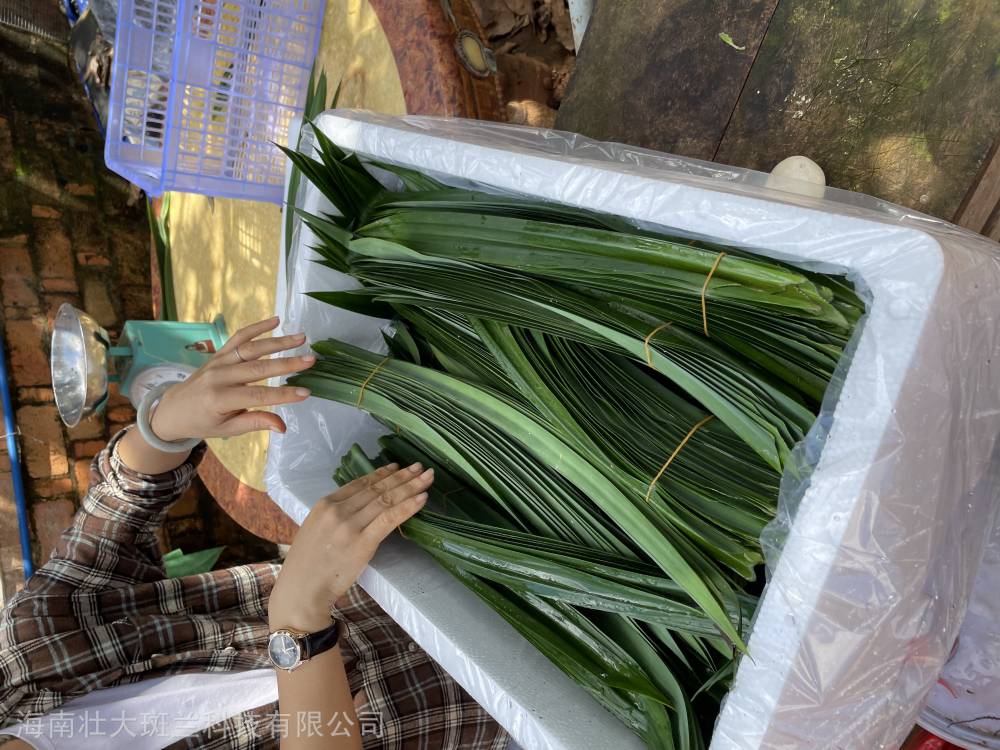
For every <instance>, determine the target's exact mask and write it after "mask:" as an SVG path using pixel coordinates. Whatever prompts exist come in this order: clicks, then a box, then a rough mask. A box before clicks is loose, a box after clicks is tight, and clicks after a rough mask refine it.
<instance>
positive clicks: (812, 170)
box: [767, 156, 826, 198]
mask: <svg viewBox="0 0 1000 750" xmlns="http://www.w3.org/2000/svg"><path fill="white" fill-rule="evenodd" d="M767 186H768V187H773V188H776V189H778V190H785V191H788V192H792V193H800V194H802V195H808V196H810V197H813V198H822V197H823V193H824V192H825V190H826V175H825V174H824V173H823V169H822V167H820V165H819V164H817V163H816V162H814V161H813V160H812V159H810V158H809V157H808V156H789V157H788V158H787V159H782V160H781V161H780V162H778V163H777V164H776V165H775V167H774V169H772V170H771V174H770V176H769V177H768V178H767Z"/></svg>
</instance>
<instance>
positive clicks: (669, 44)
mask: <svg viewBox="0 0 1000 750" xmlns="http://www.w3.org/2000/svg"><path fill="white" fill-rule="evenodd" d="M777 3H778V0H749V1H748V0H709V1H707V2H706V0H630V2H627V3H616V2H609V1H608V0H604V1H603V2H598V3H597V7H596V9H595V11H594V16H593V17H592V18H591V21H590V24H589V25H588V27H587V29H588V30H587V35H586V36H585V37H584V41H583V44H582V45H581V48H580V53H579V58H578V59H577V63H576V68H575V70H574V72H573V77H572V78H571V79H570V84H569V89H568V90H567V92H566V98H565V99H564V100H563V103H562V106H561V107H560V108H559V114H558V115H557V117H556V127H558V128H559V129H561V130H570V131H574V132H577V133H583V134H584V135H588V136H590V137H592V138H597V139H599V140H604V141H619V142H622V143H628V144H631V145H633V146H643V147H647V148H653V149H656V150H658V151H667V152H670V153H675V154H682V155H684V156H694V157H697V158H700V159H711V158H712V157H713V156H714V155H715V152H716V150H717V149H718V147H719V143H720V141H721V140H722V137H723V134H724V133H725V130H726V126H727V124H728V122H729V118H730V116H731V115H732V112H733V106H734V103H735V101H736V99H737V97H738V96H739V94H740V90H741V89H742V88H743V82H744V81H745V80H746V77H747V73H748V72H749V71H750V66H751V65H752V63H753V60H754V55H755V54H756V51H757V47H758V45H759V44H760V42H761V39H762V38H763V37H764V32H765V30H766V29H767V26H768V21H769V20H770V17H771V14H772V12H773V11H774V8H775V6H776V5H777ZM720 34H727V35H728V36H729V37H730V38H731V39H732V41H733V43H734V44H735V45H736V46H738V47H745V49H743V50H737V49H734V48H733V47H732V46H730V45H729V44H727V43H726V42H724V41H723V40H722V39H721V38H720V36H719V35H720Z"/></svg>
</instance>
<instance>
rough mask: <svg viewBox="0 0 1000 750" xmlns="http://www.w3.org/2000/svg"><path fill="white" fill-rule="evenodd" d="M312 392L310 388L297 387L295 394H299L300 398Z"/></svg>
mask: <svg viewBox="0 0 1000 750" xmlns="http://www.w3.org/2000/svg"><path fill="white" fill-rule="evenodd" d="M310 393H312V391H310V390H309V389H308V388H296V389H295V395H296V396H298V397H299V398H305V397H306V396H308V395H309V394H310Z"/></svg>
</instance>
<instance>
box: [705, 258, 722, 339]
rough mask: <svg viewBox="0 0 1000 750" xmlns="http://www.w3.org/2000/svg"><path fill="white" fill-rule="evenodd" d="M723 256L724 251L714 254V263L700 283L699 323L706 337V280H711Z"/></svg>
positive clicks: (707, 336)
mask: <svg viewBox="0 0 1000 750" xmlns="http://www.w3.org/2000/svg"><path fill="white" fill-rule="evenodd" d="M725 257H726V254H725V253H719V254H718V255H716V256H715V263H713V264H712V270H710V271H709V272H708V276H706V277H705V283H704V284H702V285H701V325H702V328H703V329H704V330H705V337H706V338H710V337H709V335H708V306H707V305H706V304H705V292H707V291H708V282H710V281H711V280H712V275H713V274H714V273H715V269H717V268H718V267H719V264H720V263H721V262H722V259H723V258H725Z"/></svg>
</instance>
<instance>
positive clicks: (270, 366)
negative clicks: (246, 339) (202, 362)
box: [214, 354, 316, 385]
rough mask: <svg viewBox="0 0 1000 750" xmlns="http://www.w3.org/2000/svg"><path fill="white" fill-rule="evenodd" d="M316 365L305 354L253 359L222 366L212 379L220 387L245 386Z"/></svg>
mask: <svg viewBox="0 0 1000 750" xmlns="http://www.w3.org/2000/svg"><path fill="white" fill-rule="evenodd" d="M315 363H316V357H315V356H314V355H312V354H306V355H305V356H302V357H277V358H275V359H254V360H251V361H250V362H244V363H242V364H238V365H224V366H222V367H220V368H218V370H216V373H215V375H214V377H216V378H218V381H217V382H218V383H219V384H220V385H246V384H247V383H255V382H257V381H258V380H267V379H268V378H276V377H280V376H281V375H291V374H292V373H293V372H302V371H303V370H308V369H309V368H310V367H312V366H313V365H314V364H315Z"/></svg>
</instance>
